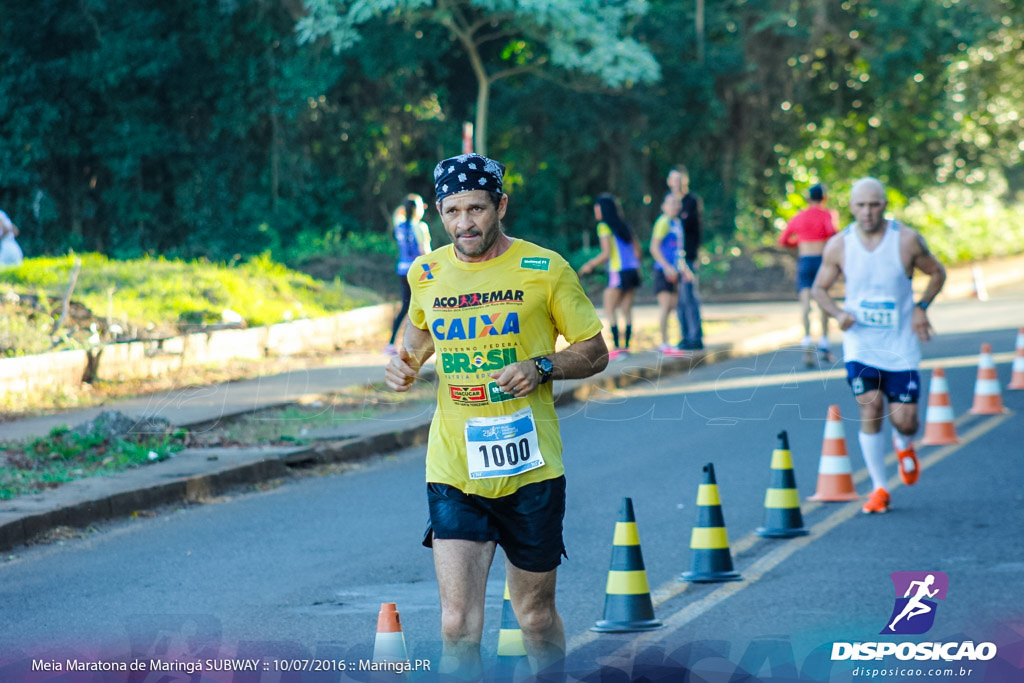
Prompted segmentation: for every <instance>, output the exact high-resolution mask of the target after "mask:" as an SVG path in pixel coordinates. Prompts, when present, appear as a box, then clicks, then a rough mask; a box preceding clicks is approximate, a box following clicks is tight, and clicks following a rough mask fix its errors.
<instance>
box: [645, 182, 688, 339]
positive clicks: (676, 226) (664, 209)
mask: <svg viewBox="0 0 1024 683" xmlns="http://www.w3.org/2000/svg"><path fill="white" fill-rule="evenodd" d="M682 206H683V205H682V202H680V201H679V197H677V196H676V195H675V194H673V193H671V192H669V193H668V194H666V195H665V198H664V200H663V201H662V202H661V215H660V216H658V220H656V221H655V222H654V230H653V232H652V234H651V246H650V252H651V256H652V257H653V258H654V295H655V296H656V297H657V298H658V326H659V328H660V330H661V344H660V345H659V346H658V352H659V353H661V354H664V355H666V356H682V355H685V354H686V352H685V351H683V350H681V349H678V348H677V347H676V346H675V345H673V344H670V343H669V341H668V318H669V315H670V314H671V313H672V311H673V310H675V308H676V304H677V303H678V302H679V285H680V283H681V282H682V283H689V282H693V273H692V272H690V269H689V268H688V267H687V266H686V262H685V260H684V259H683V256H682V255H683V224H682V221H680V220H679V212H680V211H681V210H682ZM681 334H682V330H681V329H680V335H681Z"/></svg>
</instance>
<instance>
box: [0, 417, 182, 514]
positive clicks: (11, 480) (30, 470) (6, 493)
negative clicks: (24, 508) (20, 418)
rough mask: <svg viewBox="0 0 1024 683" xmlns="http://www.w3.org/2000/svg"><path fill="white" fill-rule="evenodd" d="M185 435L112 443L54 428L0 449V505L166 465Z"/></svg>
mask: <svg viewBox="0 0 1024 683" xmlns="http://www.w3.org/2000/svg"><path fill="white" fill-rule="evenodd" d="M186 435H187V432H186V431H185V430H177V431H174V432H172V433H168V434H161V435H139V436H126V437H118V438H113V437H109V436H104V435H102V434H85V435H82V434H78V433H75V432H73V431H71V430H70V429H68V428H67V427H58V428H56V429H54V430H52V431H51V432H50V433H49V434H48V435H47V436H44V437H41V438H38V439H32V440H31V441H28V442H25V443H21V444H17V443H15V444H7V445H0V456H2V459H0V500H8V499H11V498H14V497H15V496H20V495H25V494H31V493H38V492H40V491H44V490H46V489H51V488H55V487H57V486H60V485H61V484H64V483H66V482H69V481H74V480H76V479H83V478H85V477H94V476H98V475H103V474H109V473H112V472H122V471H124V470H127V469H131V468H133V467H139V466H142V465H147V464H149V463H153V462H159V461H161V460H166V459H167V458H169V457H171V455H172V454H173V453H175V452H177V451H180V450H181V449H182V448H184V447H185V437H186Z"/></svg>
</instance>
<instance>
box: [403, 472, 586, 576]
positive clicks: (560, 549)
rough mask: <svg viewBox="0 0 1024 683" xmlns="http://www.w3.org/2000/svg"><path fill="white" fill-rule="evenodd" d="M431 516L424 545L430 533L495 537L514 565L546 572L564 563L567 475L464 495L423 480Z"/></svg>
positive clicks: (472, 538)
mask: <svg viewBox="0 0 1024 683" xmlns="http://www.w3.org/2000/svg"><path fill="white" fill-rule="evenodd" d="M427 504H428V505H429V507H430V520H429V521H428V522H427V531H426V533H425V534H424V535H423V545H425V546H426V547H428V548H430V547H431V546H432V544H433V539H434V538H440V539H451V538H459V539H464V540H468V541H496V542H497V543H498V545H500V546H501V548H502V550H504V551H505V556H506V557H507V558H508V560H509V562H511V563H512V564H513V565H514V566H516V567H518V568H519V569H522V570H524V571H528V572H549V571H551V570H552V569H554V568H555V567H557V566H558V565H559V564H561V562H562V557H563V556H565V557H568V555H566V553H565V544H564V542H563V541H562V518H563V517H564V516H565V477H564V476H561V477H558V478H556V479H548V480H546V481H539V482H536V483H533V484H527V485H526V486H524V487H522V488H521V489H519V490H518V491H516V492H515V493H513V494H510V495H508V496H503V497H501V498H485V497H483V496H475V495H471V494H466V493H463V492H462V491H460V490H459V489H457V488H455V487H454V486H449V485H448V484H433V483H432V484H427Z"/></svg>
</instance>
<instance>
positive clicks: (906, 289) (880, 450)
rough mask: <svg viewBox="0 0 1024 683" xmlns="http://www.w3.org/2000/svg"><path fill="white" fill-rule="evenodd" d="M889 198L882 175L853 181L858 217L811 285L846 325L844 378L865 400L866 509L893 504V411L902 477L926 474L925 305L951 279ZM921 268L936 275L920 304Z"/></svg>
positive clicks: (835, 241)
mask: <svg viewBox="0 0 1024 683" xmlns="http://www.w3.org/2000/svg"><path fill="white" fill-rule="evenodd" d="M886 205H887V201H886V196H885V186H883V185H882V183H881V182H879V181H878V180H876V179H874V178H861V179H860V180H858V181H857V182H855V183H854V184H853V188H852V189H851V190H850V210H851V212H852V213H853V216H854V219H855V220H854V222H853V223H851V224H850V226H849V227H847V228H846V229H845V230H843V231H842V232H840V233H839V234H838V235H835V236H834V237H831V238H830V239H829V240H828V242H826V243H825V250H824V251H823V252H822V262H821V268H820V269H819V270H818V275H817V276H816V277H815V279H814V284H813V285H812V286H811V295H812V296H813V297H814V298H815V300H816V301H817V302H818V304H819V305H820V306H821V308H822V309H823V310H824V311H825V312H826V313H828V314H829V315H831V316H832V317H834V318H835V319H836V322H837V323H838V324H839V329H841V330H842V331H843V360H844V361H845V363H846V379H847V382H848V383H849V385H850V388H851V389H852V390H853V394H854V397H855V398H856V399H857V403H858V404H859V406H860V433H859V434H858V440H859V443H860V449H861V453H862V454H863V456H864V463H865V464H866V465H867V469H868V474H869V475H870V477H871V484H872V487H873V491H872V492H871V495H870V496H869V497H868V500H867V502H866V503H864V506H863V507H862V508H861V509H862V511H863V512H865V513H882V512H888V510H889V501H890V496H889V492H888V491H887V490H886V488H885V487H886V482H887V478H886V476H885V451H886V447H885V437H884V435H883V433H882V423H883V421H884V419H885V416H886V415H887V414H888V416H889V420H890V421H891V422H892V427H893V432H892V436H893V446H894V447H895V449H896V463H897V465H898V466H899V473H900V478H901V479H902V480H903V483H904V484H906V485H907V486H910V485H911V484H914V483H916V482H917V479H918V475H919V474H920V468H919V466H918V462H917V455H916V453H915V452H914V443H913V438H914V435H915V434H916V433H917V429H918V419H917V402H918V398H919V396H920V393H921V378H920V376H919V374H918V365H919V364H920V362H921V347H920V344H919V342H924V341H928V340H929V339H930V338H931V335H932V332H933V330H932V326H931V323H929V322H928V314H927V313H926V312H925V311H926V310H927V309H928V306H929V305H930V304H931V302H932V300H933V299H935V297H936V296H937V295H938V293H939V291H940V290H941V289H942V285H943V283H945V281H946V269H945V268H943V266H942V264H941V263H939V261H938V259H936V258H935V256H934V255H933V254H932V253H931V252H930V251H929V250H928V245H927V244H926V243H925V241H924V238H923V237H922V236H921V235H920V234H919V233H918V232H917V231H916V230H913V229H912V228H909V227H907V226H906V225H902V224H900V223H899V222H898V221H896V220H892V219H888V218H886V216H885V208H886ZM915 270H920V271H921V272H922V273H924V274H925V275H928V276H930V277H929V280H928V286H927V288H926V289H925V291H924V294H922V295H921V298H920V299H919V300H918V301H917V303H914V298H913V297H914V292H913V290H912V289H911V286H910V282H911V278H912V277H913V275H914V271H915ZM840 274H842V275H843V278H844V279H845V281H846V295H845V300H844V302H843V307H842V308H840V307H839V305H838V304H837V303H836V301H835V300H834V299H833V298H832V296H831V295H830V294H829V293H828V290H829V288H830V287H831V286H832V285H833V284H835V282H836V280H837V279H838V278H839V275H840ZM886 399H888V407H887V406H886Z"/></svg>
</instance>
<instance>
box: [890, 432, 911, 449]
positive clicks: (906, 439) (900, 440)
mask: <svg viewBox="0 0 1024 683" xmlns="http://www.w3.org/2000/svg"><path fill="white" fill-rule="evenodd" d="M892 442H893V444H894V445H895V446H896V450H898V451H905V450H907V449H908V448H910V445H911V444H912V443H914V435H913V434H910V435H909V436H908V435H906V434H901V433H900V432H898V431H897V430H896V428H895V427H894V428H893V430H892Z"/></svg>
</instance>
